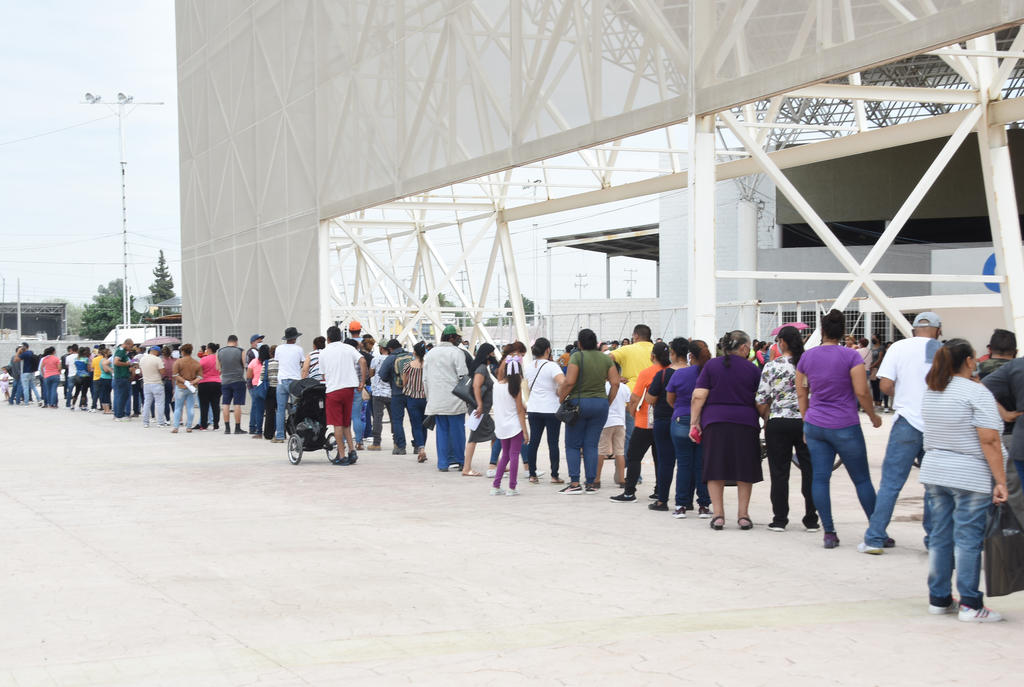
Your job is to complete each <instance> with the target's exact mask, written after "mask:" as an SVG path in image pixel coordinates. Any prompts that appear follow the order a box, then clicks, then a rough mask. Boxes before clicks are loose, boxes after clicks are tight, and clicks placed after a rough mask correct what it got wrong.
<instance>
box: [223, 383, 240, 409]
mask: <svg viewBox="0 0 1024 687" xmlns="http://www.w3.org/2000/svg"><path fill="white" fill-rule="evenodd" d="M220 402H221V403H222V404H224V405H228V404H231V403H234V404H235V405H236V406H244V405H245V382H229V383H227V384H221V385H220Z"/></svg>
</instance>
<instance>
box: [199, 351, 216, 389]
mask: <svg viewBox="0 0 1024 687" xmlns="http://www.w3.org/2000/svg"><path fill="white" fill-rule="evenodd" d="M199 366H200V367H201V368H203V381H202V382H200V384H204V383H206V382H219V381H220V372H218V371H217V356H215V355H204V356H203V357H202V358H200V359H199Z"/></svg>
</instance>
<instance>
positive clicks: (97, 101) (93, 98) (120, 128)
mask: <svg viewBox="0 0 1024 687" xmlns="http://www.w3.org/2000/svg"><path fill="white" fill-rule="evenodd" d="M82 104H83V105H106V106H107V107H108V108H111V109H112V110H113V107H114V105H112V104H110V103H105V102H103V96H100V95H93V94H92V93H86V94H85V101H84V102H83V103H82ZM126 105H134V106H138V105H163V103H162V102H146V103H142V102H139V103H137V102H135V98H134V97H133V96H130V95H125V94H124V93H118V94H117V106H116V107H117V110H116V113H117V137H118V139H120V143H121V267H122V275H121V323H122V324H124V325H129V324H131V314H130V312H129V309H128V203H127V199H126V196H125V176H126V173H127V168H128V157H127V150H126V148H127V146H126V145H125V127H124V119H125V117H126V116H127V115H128V114H131V112H128V113H126V112H125V106H126ZM134 109H135V108H134V107H133V108H132V110H134Z"/></svg>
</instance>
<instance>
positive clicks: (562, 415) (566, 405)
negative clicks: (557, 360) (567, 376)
mask: <svg viewBox="0 0 1024 687" xmlns="http://www.w3.org/2000/svg"><path fill="white" fill-rule="evenodd" d="M570 360H571V357H570ZM566 366H568V364H566ZM582 384H583V351H580V373H579V375H577V377H576V403H575V404H574V403H573V402H572V401H571V400H569V398H566V399H565V400H564V401H562V404H561V405H560V406H558V410H556V411H555V417H557V418H558V419H559V421H560V422H564V423H565V424H567V425H574V424H576V421H577V420H579V419H580V406H579V400H580V391H579V389H580V386H581V385H582Z"/></svg>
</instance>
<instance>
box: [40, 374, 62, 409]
mask: <svg viewBox="0 0 1024 687" xmlns="http://www.w3.org/2000/svg"><path fill="white" fill-rule="evenodd" d="M59 385H60V375H50V376H49V377H43V402H44V403H45V404H46V405H47V406H53V407H54V408H56V407H57V387H58V386H59Z"/></svg>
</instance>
